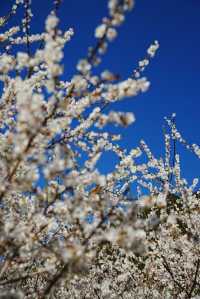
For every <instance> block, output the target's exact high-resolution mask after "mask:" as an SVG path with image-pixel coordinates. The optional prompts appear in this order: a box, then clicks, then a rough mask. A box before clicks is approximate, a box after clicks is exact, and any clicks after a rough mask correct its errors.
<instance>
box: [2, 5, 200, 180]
mask: <svg viewBox="0 0 200 299" xmlns="http://www.w3.org/2000/svg"><path fill="white" fill-rule="evenodd" d="M32 2H33V13H34V15H35V17H34V19H33V26H34V29H35V32H37V31H41V29H42V28H43V24H44V19H45V16H46V15H47V14H48V12H49V11H50V9H51V7H52V6H51V2H52V1H50V0H40V1H39V0H32ZM11 3H12V1H11V0H3V1H1V4H0V9H1V14H3V13H4V12H6V11H8V8H9V6H10V5H11ZM106 14H107V1H106V0H78V1H73V0H63V3H62V6H61V10H60V12H59V16H60V17H61V20H62V21H61V27H62V28H68V27H73V28H74V30H75V36H74V37H73V39H72V41H71V42H70V43H69V44H68V45H67V47H66V48H65V60H64V64H65V74H66V78H67V79H69V78H70V76H71V75H72V74H73V73H74V70H75V65H76V62H77V60H78V59H79V58H82V57H85V55H86V53H87V48H88V46H90V45H94V43H95V39H94V34H93V32H94V28H95V27H96V26H97V25H98V24H100V22H101V18H102V16H104V15H106ZM199 15H200V1H198V0H168V1H166V0H151V1H150V0H146V1H145V0H138V1H136V6H135V9H134V10H133V11H132V12H131V13H130V14H128V16H127V19H126V22H125V23H124V25H123V26H122V27H120V29H119V36H118V38H117V40H116V41H115V42H114V43H112V44H110V47H109V51H108V53H107V55H106V56H105V57H104V59H103V64H102V67H101V69H102V68H109V69H110V70H112V71H114V72H116V73H119V74H120V75H121V76H122V78H126V77H127V76H129V74H130V73H131V72H132V70H133V69H134V68H135V66H136V65H137V62H138V60H139V59H141V58H143V56H144V54H145V51H146V49H147V47H148V46H149V45H150V43H151V42H152V41H154V40H155V39H157V40H158V41H159V43H160V50H159V53H158V55H157V56H156V58H155V59H154V60H153V61H152V63H151V65H150V67H149V68H148V70H147V71H146V72H145V76H147V77H148V79H149V80H150V81H151V88H150V90H149V91H148V92H147V93H146V94H143V95H140V96H138V97H137V98H134V99H129V100H125V101H124V102H121V103H118V104H117V105H113V107H112V109H114V108H116V109H117V110H125V111H132V112H134V113H135V116H136V123H135V124H133V125H132V126H131V127H130V128H128V129H125V130H122V134H123V144H124V146H125V147H127V148H129V149H130V148H131V147H132V146H135V145H137V144H138V142H139V140H140V139H141V138H143V139H145V141H146V142H147V143H148V144H149V146H150V147H151V148H152V150H153V152H155V153H156V154H157V155H159V154H160V153H162V152H163V141H162V125H163V122H164V121H163V118H164V116H169V115H171V114H172V113H173V112H176V114H177V125H178V128H179V129H180V131H181V132H182V133H183V135H184V137H185V138H186V139H187V140H188V141H189V142H191V143H193V142H195V143H197V144H199V143H200V131H199V128H200V118H199V111H200V58H199V56H200V55H199V53H200V18H199ZM182 160H184V163H183V173H184V175H185V176H186V177H188V178H189V179H191V178H192V177H193V176H196V177H199V165H200V164H199V161H198V159H197V158H196V157H193V156H192V155H191V154H188V153H186V152H184V151H183V153H182Z"/></svg>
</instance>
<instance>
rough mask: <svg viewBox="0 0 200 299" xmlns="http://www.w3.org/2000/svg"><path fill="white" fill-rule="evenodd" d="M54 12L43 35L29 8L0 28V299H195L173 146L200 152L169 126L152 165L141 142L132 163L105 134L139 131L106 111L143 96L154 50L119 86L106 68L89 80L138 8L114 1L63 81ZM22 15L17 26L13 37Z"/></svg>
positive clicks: (191, 244) (62, 39) (192, 238)
mask: <svg viewBox="0 0 200 299" xmlns="http://www.w3.org/2000/svg"><path fill="white" fill-rule="evenodd" d="M60 5H61V1H59V0H55V1H54V7H53V8H52V11H51V13H50V14H49V16H48V17H47V19H46V22H45V30H44V32H42V33H38V34H32V33H31V19H32V17H33V14H32V10H31V1H30V0H16V1H15V2H14V4H13V6H12V8H11V11H10V12H9V13H8V14H7V15H6V16H3V17H1V18H0V27H1V28H2V32H3V31H4V32H3V33H1V34H0V46H1V48H0V81H1V84H2V86H3V87H2V88H1V96H0V97H1V98H0V298H15V299H19V298H36V299H45V298H62V299H63V298H71V299H74V298H82V299H83V298H88V299H89V298H102V299H106V298H113V299H114V298H115V299H118V298H160V299H161V298H198V297H195V296H198V295H199V294H200V291H199V283H200V277H199V276H200V275H199V266H200V262H199V229H200V226H199V225H200V223H199V211H200V208H199V200H198V199H199V192H198V180H197V179H194V181H193V183H192V184H191V185H189V184H188V183H187V181H186V180H185V179H184V178H182V176H181V167H180V157H179V155H178V153H177V152H176V151H175V150H174V148H173V146H174V144H175V142H180V143H181V144H183V145H184V146H185V147H186V148H187V149H189V150H192V151H193V152H194V153H195V154H196V155H197V156H199V147H198V146H197V145H196V144H195V145H194V144H193V145H188V144H187V142H186V141H185V140H184V139H183V138H182V137H181V135H180V133H179V132H178V130H177V128H176V124H175V121H174V118H173V117H172V118H169V119H167V124H168V127H169V128H168V130H169V132H168V133H166V134H165V136H164V138H165V157H164V158H159V159H157V158H156V157H154V155H153V153H152V152H151V150H150V149H149V148H148V146H147V144H146V143H145V142H144V141H141V143H140V144H139V145H138V147H137V148H133V149H131V150H130V151H129V152H128V151H127V150H126V149H124V148H122V147H121V146H120V145H119V144H118V142H117V141H119V140H120V139H121V136H120V135H118V134H112V133H110V131H111V130H110V129H109V130H106V126H107V125H108V124H114V125H117V126H123V127H127V126H128V125H130V124H131V123H133V122H134V121H135V117H134V114H133V113H132V112H122V111H114V110H113V108H112V109H109V108H110V106H111V105H112V106H114V103H115V102H118V101H121V100H123V99H124V98H130V99H131V100H132V98H134V97H136V96H137V95H138V94H140V93H143V92H146V91H147V90H148V88H149V86H150V82H149V81H148V79H147V78H146V77H141V73H142V72H143V71H144V70H145V68H146V66H147V65H148V64H149V61H150V59H151V58H153V57H154V56H155V53H156V51H157V49H158V47H159V44H158V42H154V43H153V44H152V45H151V46H150V47H149V48H148V50H147V57H146V58H145V60H143V61H140V62H139V64H138V65H139V68H137V69H136V70H135V71H134V72H132V71H131V70H130V74H131V75H130V77H128V78H125V79H124V80H119V76H118V75H116V74H113V73H112V72H111V71H110V70H107V69H106V70H103V71H102V72H100V73H99V74H95V75H94V73H93V70H94V67H95V66H97V65H98V64H99V63H100V62H101V60H100V58H102V54H104V53H105V50H106V48H107V46H108V43H109V42H111V41H113V40H114V39H115V38H116V36H117V28H118V26H119V25H121V24H122V23H123V21H124V20H125V17H126V13H127V12H129V11H130V10H131V9H132V8H133V7H134V1H132V0H109V1H108V11H109V13H108V16H107V17H104V18H103V19H102V22H101V24H100V25H99V26H98V27H97V28H96V30H95V37H96V39H97V43H96V45H95V46H94V47H91V48H90V49H89V52H88V54H87V56H86V58H83V59H81V60H80V61H79V62H78V64H77V69H76V71H75V74H74V75H73V76H72V77H71V78H69V79H68V80H65V79H63V78H64V75H63V73H64V66H63V58H64V46H65V45H66V43H69V44H70V40H71V39H72V38H73V34H74V32H73V29H71V28H67V29H66V30H64V31H61V30H60V29H59V18H58V11H59V8H60ZM18 10H22V11H23V16H24V17H23V19H22V20H19V25H17V26H16V27H9V22H10V19H11V18H14V17H15V16H17V13H18ZM5 26H8V27H9V28H7V29H5V30H4V27H5ZM32 43H35V44H34V47H32ZM19 45H20V50H19V48H18V46H19ZM105 152H112V153H113V155H115V156H116V158H117V160H116V161H117V162H116V165H115V167H114V169H113V170H112V171H110V172H109V173H108V174H104V173H101V171H100V169H99V168H98V163H99V162H101V158H102V157H103V155H104V153H105ZM143 155H146V157H147V158H146V160H147V162H145V163H141V162H139V161H140V158H141V157H143ZM133 185H135V186H137V194H136V196H134V195H133V194H132V193H131V187H132V186H133ZM144 190H145V191H144ZM137 199H138V200H137Z"/></svg>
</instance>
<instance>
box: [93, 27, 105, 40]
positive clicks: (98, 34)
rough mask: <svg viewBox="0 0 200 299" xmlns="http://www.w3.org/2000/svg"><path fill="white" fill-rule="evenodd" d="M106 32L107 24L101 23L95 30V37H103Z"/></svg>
mask: <svg viewBox="0 0 200 299" xmlns="http://www.w3.org/2000/svg"><path fill="white" fill-rule="evenodd" d="M105 32H106V25H105V24H101V25H99V26H98V27H97V28H96V30H95V37H96V38H102V37H103V36H104V34H105Z"/></svg>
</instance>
